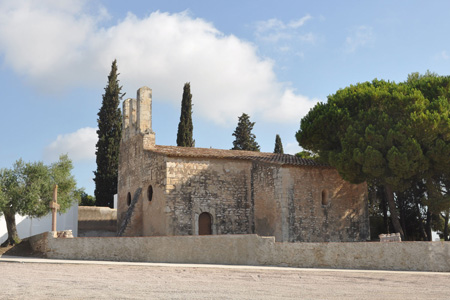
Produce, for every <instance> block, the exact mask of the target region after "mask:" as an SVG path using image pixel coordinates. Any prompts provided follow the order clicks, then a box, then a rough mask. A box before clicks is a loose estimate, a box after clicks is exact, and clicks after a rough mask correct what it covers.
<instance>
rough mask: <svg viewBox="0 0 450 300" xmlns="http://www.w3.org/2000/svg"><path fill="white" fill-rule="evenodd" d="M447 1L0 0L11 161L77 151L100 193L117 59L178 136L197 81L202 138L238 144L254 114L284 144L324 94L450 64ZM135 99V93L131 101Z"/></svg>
mask: <svg viewBox="0 0 450 300" xmlns="http://www.w3.org/2000/svg"><path fill="white" fill-rule="evenodd" d="M449 32H450V2H449V1H299V0H298V1H282V0H279V1H261V0H259V1H256V0H255V1H250V0H249V1H233V0H227V1H220V0H218V1H206V0H205V1H132V0H130V1H106V0H104V1H101V0H92V1H82V0H68V1H58V0H43V1H31V0H29V1H20V0H16V1H2V0H0V82H1V83H2V84H1V94H0V95H1V96H0V99H1V100H0V101H1V109H2V112H3V113H2V117H1V118H0V134H1V140H2V143H1V147H0V168H3V167H11V166H12V164H13V162H14V161H15V160H17V159H19V158H23V159H24V160H26V161H36V160H43V161H44V162H46V163H50V162H53V161H56V160H57V159H58V156H59V154H62V153H68V154H69V156H70V157H71V159H72V160H73V162H74V166H75V169H74V175H75V177H76V179H77V181H78V186H79V187H84V188H85V189H86V191H87V192H88V193H89V194H93V190H94V184H93V181H92V177H93V176H92V172H93V171H94V170H95V168H96V165H95V143H96V138H97V136H96V126H97V113H98V110H99V108H100V105H101V100H102V93H103V91H104V90H103V89H104V87H105V85H106V80H107V75H108V73H109V71H110V67H111V62H112V61H113V60H114V59H117V62H118V68H119V72H120V75H119V80H120V82H121V84H122V85H123V91H124V92H126V96H125V98H127V97H135V94H136V90H137V89H138V88H139V87H141V86H144V85H146V86H148V87H150V88H151V89H152V90H153V100H154V101H153V130H154V131H155V132H156V142H157V144H160V145H175V143H176V131H177V126H178V121H179V114H180V103H181V96H182V92H183V85H184V83H185V82H190V83H191V92H192V95H193V104H194V107H193V111H194V113H193V122H194V138H195V140H196V146H197V147H208V148H209V147H213V148H221V149H229V148H231V147H232V141H233V137H232V135H231V134H232V133H233V131H234V129H235V127H236V124H237V118H238V116H239V115H241V114H242V113H243V112H245V113H247V114H249V115H250V116H251V120H252V121H254V122H256V124H255V127H254V133H255V134H256V138H257V141H258V143H259V144H260V146H261V150H262V151H265V152H272V151H273V148H274V141H275V135H276V134H280V136H281V139H282V141H283V146H284V148H285V150H286V152H289V153H296V152H298V151H299V150H300V148H299V146H298V144H297V142H296V140H295V132H296V131H297V130H298V128H299V122H300V119H301V118H302V116H304V115H305V114H306V113H307V112H308V111H309V109H310V108H311V107H313V106H314V104H315V103H317V102H318V101H322V102H323V101H326V97H327V96H328V95H330V94H333V93H335V92H336V91H337V90H338V89H340V88H344V87H346V86H348V85H350V84H355V83H358V82H363V81H368V80H372V79H374V78H378V79H385V80H392V81H397V82H399V81H403V80H405V79H406V78H407V75H408V74H409V73H412V72H420V73H424V72H426V71H427V70H430V71H432V72H436V73H438V74H440V75H448V74H449V70H450V39H448V35H449ZM125 98H124V99H125Z"/></svg>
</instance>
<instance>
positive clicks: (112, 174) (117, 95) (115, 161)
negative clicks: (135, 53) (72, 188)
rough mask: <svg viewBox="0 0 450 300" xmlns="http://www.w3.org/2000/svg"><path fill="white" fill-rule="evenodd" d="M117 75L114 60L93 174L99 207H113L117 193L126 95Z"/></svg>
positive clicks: (99, 125) (106, 89) (105, 94)
mask: <svg viewBox="0 0 450 300" xmlns="http://www.w3.org/2000/svg"><path fill="white" fill-rule="evenodd" d="M118 75H119V74H118V73H117V62H116V60H114V61H113V63H112V66H111V72H110V73H109V76H108V84H107V85H106V87H105V93H104V94H103V101H102V106H101V108H100V111H99V112H98V119H97V122H98V130H97V135H98V142H97V145H96V148H97V150H96V152H95V154H96V156H97V171H94V181H95V192H94V193H95V205H96V206H109V207H113V204H114V194H117V175H118V169H119V144H120V138H121V134H122V113H121V112H120V108H119V104H120V100H121V99H122V97H123V95H124V94H122V93H121V90H122V87H121V86H119V80H118V79H117V76H118Z"/></svg>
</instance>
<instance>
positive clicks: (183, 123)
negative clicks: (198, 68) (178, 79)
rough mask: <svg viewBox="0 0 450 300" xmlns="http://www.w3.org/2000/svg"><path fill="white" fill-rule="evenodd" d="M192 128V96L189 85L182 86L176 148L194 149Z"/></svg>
mask: <svg viewBox="0 0 450 300" xmlns="http://www.w3.org/2000/svg"><path fill="white" fill-rule="evenodd" d="M193 132H194V126H193V125H192V95H191V84H190V83H189V82H187V83H185V84H184V88H183V99H182V100H181V115H180V123H179V124H178V133H177V146H178V147H194V146H195V140H193V138H192V137H193Z"/></svg>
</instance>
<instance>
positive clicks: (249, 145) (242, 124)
mask: <svg viewBox="0 0 450 300" xmlns="http://www.w3.org/2000/svg"><path fill="white" fill-rule="evenodd" d="M254 125H255V122H250V116H249V115H247V114H245V113H243V114H242V116H240V117H239V121H238V125H237V127H236V130H235V131H234V133H233V136H235V137H236V139H235V140H234V141H233V148H231V150H248V151H257V152H259V145H258V143H257V142H256V140H255V139H256V136H255V135H254V134H253V133H252V129H253V126H254Z"/></svg>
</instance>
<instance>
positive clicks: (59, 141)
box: [44, 127, 98, 162]
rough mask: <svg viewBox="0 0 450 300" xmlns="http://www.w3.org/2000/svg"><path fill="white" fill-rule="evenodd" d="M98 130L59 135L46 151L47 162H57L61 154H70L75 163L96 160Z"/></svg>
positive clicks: (86, 129) (87, 129)
mask: <svg viewBox="0 0 450 300" xmlns="http://www.w3.org/2000/svg"><path fill="white" fill-rule="evenodd" d="M97 139H98V137H97V129H96V128H91V127H86V128H81V129H78V130H77V131H75V132H72V133H68V134H61V135H58V137H57V138H56V140H55V141H53V142H52V143H50V145H48V146H47V147H46V148H45V150H44V160H45V161H56V160H58V158H59V156H60V155H61V154H68V155H69V158H70V159H72V160H73V161H74V162H76V161H85V160H92V159H95V144H96V143H97Z"/></svg>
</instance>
